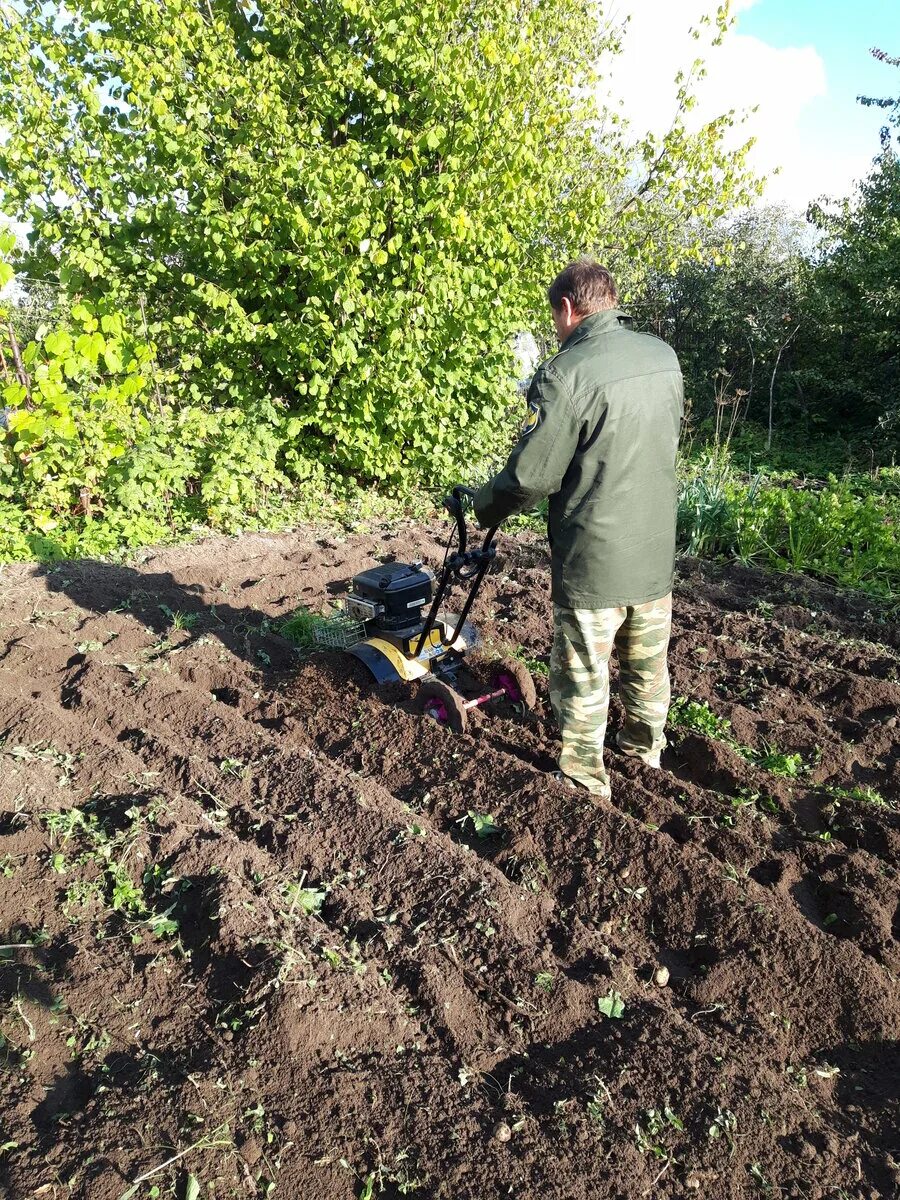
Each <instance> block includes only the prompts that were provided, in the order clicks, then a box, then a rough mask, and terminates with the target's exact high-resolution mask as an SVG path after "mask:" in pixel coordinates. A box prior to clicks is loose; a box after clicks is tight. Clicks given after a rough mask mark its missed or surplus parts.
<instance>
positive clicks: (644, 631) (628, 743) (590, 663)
mask: <svg viewBox="0 0 900 1200" xmlns="http://www.w3.org/2000/svg"><path fill="white" fill-rule="evenodd" d="M671 631H672V593H671V592H670V593H669V594H668V596H663V597H662V598H661V599H660V600H653V601H651V602H650V603H649V604H636V605H633V606H631V607H627V608H599V609H586V608H561V607H560V606H559V605H554V606H553V649H552V652H551V655H550V703H551V704H552V705H553V712H554V714H555V716H556V720H557V723H558V724H559V730H560V733H561V734H562V753H561V754H560V756H559V768H560V770H561V771H562V773H563V774H564V775H567V776H568V777H569V778H570V779H573V780H575V782H576V783H580V784H581V785H582V786H583V787H586V788H587V789H588V791H590V792H593V793H594V794H595V795H597V796H606V797H608V796H609V794H610V790H609V776H608V775H607V773H606V768H605V766H604V765H603V743H604V741H605V739H606V719H607V713H608V712H609V658H610V655H611V654H612V650H613V647H614V646H615V649H616V651H617V654H618V659H619V692H620V695H621V698H622V703H623V704H624V706H625V723H624V725H623V727H622V729H621V731H620V733H619V735H618V738H617V742H618V746H619V749H620V750H621V751H623V753H625V754H630V755H633V756H634V757H635V758H640V759H643V761H644V762H646V763H649V764H650V765H651V766H655V767H658V766H659V755H660V752H661V751H662V749H663V747H664V746H665V744H666V739H665V735H664V733H663V728H664V726H665V723H666V716H667V715H668V711H669V700H670V698H671V689H670V686H669V668H668V663H667V661H666V657H667V653H668V649H669V635H670V633H671Z"/></svg>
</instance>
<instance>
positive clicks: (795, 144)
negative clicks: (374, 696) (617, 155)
mask: <svg viewBox="0 0 900 1200" xmlns="http://www.w3.org/2000/svg"><path fill="white" fill-rule="evenodd" d="M754 3H755V0H736V2H735V3H732V12H733V13H734V12H738V13H739V12H740V11H741V10H745V9H748V8H751V7H752V6H753V4H754ZM714 7H715V0H618V3H617V4H616V5H615V7H614V8H608V9H606V16H607V17H608V18H612V19H613V20H620V19H624V18H625V17H626V16H628V15H629V14H630V17H631V19H630V21H629V23H628V26H627V30H626V33H625V39H624V51H623V53H622V55H621V56H620V57H619V58H617V59H616V60H615V62H614V63H613V64H612V69H611V70H610V72H609V74H608V83H609V88H610V93H611V96H612V97H614V98H615V99H617V100H621V101H622V109H621V110H622V112H623V113H624V114H625V115H626V116H627V117H628V119H629V120H630V122H631V124H632V127H633V129H634V130H635V132H636V133H642V132H644V131H646V130H653V131H654V132H658V133H661V132H663V131H664V130H665V129H666V128H667V127H668V125H669V124H670V123H671V120H672V116H673V114H674V111H675V91H676V85H675V82H674V81H675V75H676V72H677V71H678V70H679V69H686V68H688V67H689V66H690V64H691V63H692V62H693V60H694V59H695V58H697V57H702V58H704V59H705V63H706V72H707V73H706V77H705V78H704V79H702V80H700V81H699V82H698V83H697V84H696V94H697V97H698V104H697V107H696V109H695V110H694V111H693V112H692V114H691V118H690V119H691V123H692V124H694V123H699V122H700V121H703V120H708V119H710V118H712V117H715V116H718V115H719V114H720V113H723V112H727V111H728V110H729V109H735V110H737V111H738V112H739V113H740V112H746V113H748V117H747V121H746V123H745V124H743V125H741V126H739V127H737V128H736V129H735V130H734V132H733V134H732V137H733V140H734V142H735V143H738V142H742V141H745V140H746V139H747V138H748V137H750V136H753V137H755V138H756V146H755V147H754V149H753V151H752V159H751V161H752V164H753V167H754V169H755V170H756V171H758V172H759V173H760V174H765V175H769V174H770V173H771V172H773V171H774V169H775V168H776V167H780V168H781V173H780V175H777V176H774V177H772V178H771V179H770V182H769V185H768V188H767V191H766V196H765V199H767V200H770V201H779V202H785V203H788V204H791V205H792V206H794V207H796V208H804V207H805V206H806V203H807V201H809V200H810V199H812V198H813V197H815V196H817V195H819V194H821V193H831V194H838V195H840V194H843V193H845V192H846V191H847V190H848V186H849V182H850V180H851V179H852V178H853V177H854V176H855V175H857V174H859V171H860V168H861V166H863V165H864V164H863V162H862V161H857V160H856V159H854V160H853V161H852V162H851V161H849V160H848V159H847V158H846V157H845V158H843V159H842V158H840V157H838V158H835V157H833V156H831V155H829V154H824V153H822V146H821V145H818V146H813V145H810V144H808V139H807V137H806V136H805V135H804V134H803V133H801V127H800V121H801V117H802V116H803V114H804V110H805V109H806V108H807V106H808V105H810V104H811V103H813V102H814V101H815V100H816V99H817V98H818V97H822V96H825V95H826V93H827V88H828V83H827V78H826V72H825V64H824V62H823V61H822V58H821V56H820V55H819V53H818V51H817V50H816V49H815V47H814V46H812V45H809V46H790V47H784V48H780V47H776V46H771V45H769V44H767V43H766V42H764V41H761V40H760V39H759V38H757V37H751V36H748V35H746V34H741V33H740V32H739V25H738V27H737V28H734V29H732V30H730V31H729V33H728V34H727V35H726V37H725V40H724V42H723V44H722V45H721V46H718V47H711V45H710V42H711V37H712V34H711V32H710V30H709V29H708V28H704V30H703V32H702V35H701V37H700V39H699V41H695V40H694V39H693V38H692V37H691V33H690V30H691V28H692V27H693V28H697V27H699V24H700V21H701V19H702V18H703V17H704V15H706V14H708V13H710V12H711V11H712V10H713V9H714ZM754 108H755V109H756V111H755V112H751V111H750V110H752V109H754Z"/></svg>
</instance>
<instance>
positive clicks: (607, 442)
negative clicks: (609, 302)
mask: <svg viewBox="0 0 900 1200" xmlns="http://www.w3.org/2000/svg"><path fill="white" fill-rule="evenodd" d="M683 397H684V394H683V389H682V382H681V370H680V368H679V366H678V359H677V358H676V357H675V352H674V351H673V350H672V349H671V348H670V347H669V346H667V345H666V344H665V342H661V341H660V340H659V339H658V338H655V337H652V336H651V335H649V334H644V333H635V332H634V331H633V330H632V329H631V318H630V317H628V316H626V315H625V313H623V312H620V311H619V310H618V309H611V310H607V311H605V312H599V313H592V314H591V315H590V316H589V317H586V318H585V319H584V320H583V321H582V322H581V324H580V325H578V326H577V327H576V328H575V329H574V330H573V332H572V333H571V334H570V335H569V337H568V338H567V339H566V340H565V342H564V343H563V344H562V346H561V347H560V349H559V352H558V353H557V354H555V355H554V356H553V357H552V358H549V359H548V360H547V361H546V362H544V363H542V364H541V366H540V367H539V368H538V370H537V373H536V374H535V376H534V379H533V380H532V383H531V387H530V389H529V392H528V416H527V418H526V421H525V424H524V426H523V428H522V433H521V436H520V438H519V441H518V443H517V445H516V447H515V449H514V450H513V452H512V454H511V455H510V457H509V461H508V462H507V464H506V466H505V467H504V468H503V470H502V471H501V472H500V474H499V475H496V476H495V477H494V478H493V479H492V480H491V481H490V482H489V483H486V484H485V485H484V487H482V488H480V489H479V491H478V492H477V494H476V496H475V501H474V504H475V514H476V516H477V517H478V520H479V523H480V524H481V525H482V526H490V525H499V524H500V522H501V521H505V520H506V518H507V517H511V516H514V515H515V514H516V513H520V512H523V511H524V510H526V509H529V508H533V507H534V506H535V505H536V504H537V503H538V502H539V501H540V500H543V499H544V497H545V496H549V497H550V511H549V520H548V535H549V538H550V547H551V562H552V579H553V590H552V595H553V600H554V603H556V604H560V605H562V606H563V607H565V608H618V607H620V606H624V605H631V604H644V603H646V602H648V601H650V600H657V599H659V597H660V596H664V595H666V594H667V593H668V592H669V591H671V589H672V577H673V574H674V566H675V512H676V502H677V495H676V483H675V453H676V450H677V447H678V433H679V427H680V424H681V417H682V412H683Z"/></svg>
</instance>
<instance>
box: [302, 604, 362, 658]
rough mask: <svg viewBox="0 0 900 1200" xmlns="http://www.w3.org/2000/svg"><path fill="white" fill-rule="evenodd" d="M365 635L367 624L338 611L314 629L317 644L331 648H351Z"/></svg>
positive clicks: (314, 639) (314, 638)
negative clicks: (364, 624)
mask: <svg viewBox="0 0 900 1200" xmlns="http://www.w3.org/2000/svg"><path fill="white" fill-rule="evenodd" d="M365 636H366V630H365V626H363V625H362V624H361V623H360V622H359V621H356V620H354V619H353V617H348V616H345V615H344V614H343V613H336V614H335V615H334V616H333V617H329V618H328V620H327V621H323V622H322V624H321V625H317V626H316V628H315V629H314V630H313V641H314V642H315V643H316V645H317V646H327V647H328V648H329V649H331V650H350V649H351V648H352V647H353V646H356V645H358V644H359V643H360V642H361V641H362V640H363V638H364V637H365Z"/></svg>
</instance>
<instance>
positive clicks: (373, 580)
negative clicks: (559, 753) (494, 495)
mask: <svg viewBox="0 0 900 1200" xmlns="http://www.w3.org/2000/svg"><path fill="white" fill-rule="evenodd" d="M472 495H473V492H472V490H471V489H470V488H464V487H455V488H454V489H453V492H452V494H451V495H450V496H448V497H447V498H446V499H445V500H444V507H445V508H447V509H448V511H449V512H450V514H451V515H452V517H453V520H454V525H453V527H452V528H451V531H450V536H449V538H448V539H447V547H446V550H445V552H444V561H443V564H442V566H441V570H440V574H439V575H438V577H437V579H435V575H434V572H433V571H432V570H431V569H430V568H429V567H426V566H424V565H423V564H422V562H421V561H416V562H412V563H399V562H389V563H384V564H383V565H381V566H376V567H370V568H369V570H367V571H362V572H361V573H360V574H359V575H354V576H353V579H352V580H351V584H350V591H349V592H348V594H347V595H346V596H344V597H343V598H342V611H341V613H339V614H338V615H336V616H335V617H332V618H330V619H329V620H328V621H327V622H325V624H324V625H322V626H321V627H320V628H319V630H318V631H317V634H316V640H317V641H318V642H319V643H320V644H322V645H327V646H332V647H336V648H338V649H342V650H346V651H348V652H349V653H350V654H352V655H354V657H356V658H358V659H359V661H360V662H362V663H363V664H364V665H365V666H366V667H367V668H368V670H369V671H370V672H371V674H372V675H373V676H374V678H375V679H376V681H377V682H378V683H379V684H386V683H397V682H406V683H411V682H413V681H419V680H421V681H422V682H421V684H420V687H419V689H418V694H417V704H418V706H419V710H420V711H421V712H423V713H425V714H427V715H428V716H429V717H432V718H433V719H434V720H436V721H438V722H439V723H440V724H442V725H446V726H448V727H449V728H450V729H452V730H453V731H454V732H456V733H461V732H462V731H463V730H464V729H465V727H466V717H467V714H468V713H469V711H470V710H471V709H473V708H480V707H482V706H484V705H488V704H491V703H498V704H504V703H505V704H507V705H514V706H516V707H518V708H519V709H530V708H533V707H534V704H535V698H536V697H535V689H534V681H533V680H532V678H531V675H530V674H529V672H528V670H527V668H526V667H525V665H524V664H523V663H520V662H517V661H516V660H515V659H493V660H487V659H485V660H480V659H479V660H477V661H478V665H479V666H481V667H483V668H484V669H483V670H479V671H478V672H477V674H478V676H479V678H482V679H485V680H486V682H487V684H488V687H489V690H488V691H487V692H485V693H484V694H483V695H479V696H475V697H473V698H471V699H466V697H465V696H464V694H463V692H462V690H461V688H462V686H463V680H464V679H465V678H466V677H468V676H470V675H473V674H474V673H473V672H471V671H470V670H468V669H467V670H465V671H461V667H462V665H463V660H464V659H465V658H466V656H467V655H469V657H470V662H471V660H472V651H473V650H474V649H475V648H476V647H477V646H478V643H479V638H478V632H477V630H476V629H475V627H474V626H473V625H472V623H471V622H470V621H469V620H468V616H469V612H470V610H471V608H472V605H473V603H474V601H475V597H476V596H477V594H478V589H479V588H480V587H481V583H482V580H483V579H484V577H485V575H486V574H487V572H488V568H489V567H490V565H491V563H492V562H493V561H494V556H495V555H496V552H497V551H496V547H495V546H494V535H495V534H496V532H497V528H496V526H495V527H494V528H493V529H489V530H488V531H487V533H486V534H485V537H484V542H483V543H482V545H481V546H480V547H478V548H476V549H472V550H470V549H468V536H467V529H466V515H465V513H466V507H467V504H468V503H469V502H470V501H471V497H472ZM454 540H456V541H457V546H456V548H455V549H453V543H454ZM457 581H460V582H464V583H468V584H469V592H468V595H467V596H466V598H465V601H464V603H463V606H462V609H461V610H460V612H459V614H458V615H454V614H452V613H449V612H445V611H443V609H442V607H441V606H442V605H443V603H444V600H445V598H446V596H447V594H448V592H449V591H450V588H451V587H452V585H453V584H454V583H455V582H457ZM435 583H436V584H437V587H436V588H435ZM426 606H427V613H426V612H425V609H426ZM423 614H424V615H423Z"/></svg>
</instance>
